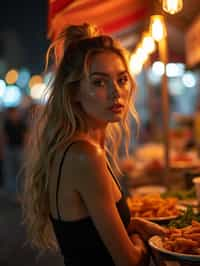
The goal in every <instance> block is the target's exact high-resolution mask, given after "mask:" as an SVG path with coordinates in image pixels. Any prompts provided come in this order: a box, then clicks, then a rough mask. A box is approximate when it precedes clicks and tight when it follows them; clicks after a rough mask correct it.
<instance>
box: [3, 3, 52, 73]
mask: <svg viewBox="0 0 200 266" xmlns="http://www.w3.org/2000/svg"><path fill="white" fill-rule="evenodd" d="M0 11H1V15H0V59H2V57H3V58H4V57H5V56H6V53H5V50H7V54H8V56H7V58H5V60H8V61H9V66H11V65H13V67H16V68H19V67H28V68H29V69H30V70H31V72H32V73H33V74H34V73H40V72H41V71H43V68H44V56H45V51H46V49H47V47H48V44H49V40H48V39H47V12H48V10H47V0H26V1H24V0H22V1H21V0H20V1H17V0H3V1H2V2H1V6H0ZM5 32H6V34H5ZM8 32H9V33H10V32H12V35H13V34H14V36H16V38H17V43H18V44H19V45H18V46H19V47H20V56H19V54H17V52H16V53H15V51H13V49H14V48H13V47H14V46H13V47H12V38H11V37H9V34H8ZM12 48H13V49H12ZM17 51H18V50H17ZM10 54H12V55H13V56H10V58H9V55H10ZM8 58H9V59H8Z"/></svg>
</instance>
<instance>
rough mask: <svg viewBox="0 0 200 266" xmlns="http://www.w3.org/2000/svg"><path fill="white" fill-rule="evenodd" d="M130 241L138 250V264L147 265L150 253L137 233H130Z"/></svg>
mask: <svg viewBox="0 0 200 266" xmlns="http://www.w3.org/2000/svg"><path fill="white" fill-rule="evenodd" d="M130 239H131V242H132V243H133V245H134V247H135V249H136V250H137V251H138V265H140V266H147V265H149V261H150V254H149V253H148V248H147V246H146V244H145V243H144V241H143V240H142V238H141V237H140V235H139V234H136V233H134V234H132V235H130Z"/></svg>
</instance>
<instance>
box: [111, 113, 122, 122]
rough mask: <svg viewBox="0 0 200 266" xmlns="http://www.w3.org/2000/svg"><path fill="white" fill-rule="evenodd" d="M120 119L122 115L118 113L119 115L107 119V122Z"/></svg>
mask: <svg viewBox="0 0 200 266" xmlns="http://www.w3.org/2000/svg"><path fill="white" fill-rule="evenodd" d="M121 120H122V115H121V114H119V115H115V116H112V117H111V118H110V119H109V122H120V121H121Z"/></svg>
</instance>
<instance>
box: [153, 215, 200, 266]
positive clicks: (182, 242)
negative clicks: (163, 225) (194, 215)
mask: <svg viewBox="0 0 200 266" xmlns="http://www.w3.org/2000/svg"><path fill="white" fill-rule="evenodd" d="M148 242H149V245H150V247H151V248H152V251H153V252H154V253H155V254H158V255H159V257H162V258H163V259H171V260H178V261H189V262H195V265H199V263H200V223H199V222H198V221H195V220H192V223H191V225H188V226H186V227H183V228H169V230H168V232H167V234H166V235H165V236H163V237H160V236H153V237H151V238H150V239H149V241H148ZM196 263H198V264H196Z"/></svg>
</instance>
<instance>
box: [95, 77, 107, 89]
mask: <svg viewBox="0 0 200 266" xmlns="http://www.w3.org/2000/svg"><path fill="white" fill-rule="evenodd" d="M92 84H93V85H94V86H95V87H105V86H106V82H105V80H103V79H95V80H93V81H92Z"/></svg>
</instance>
